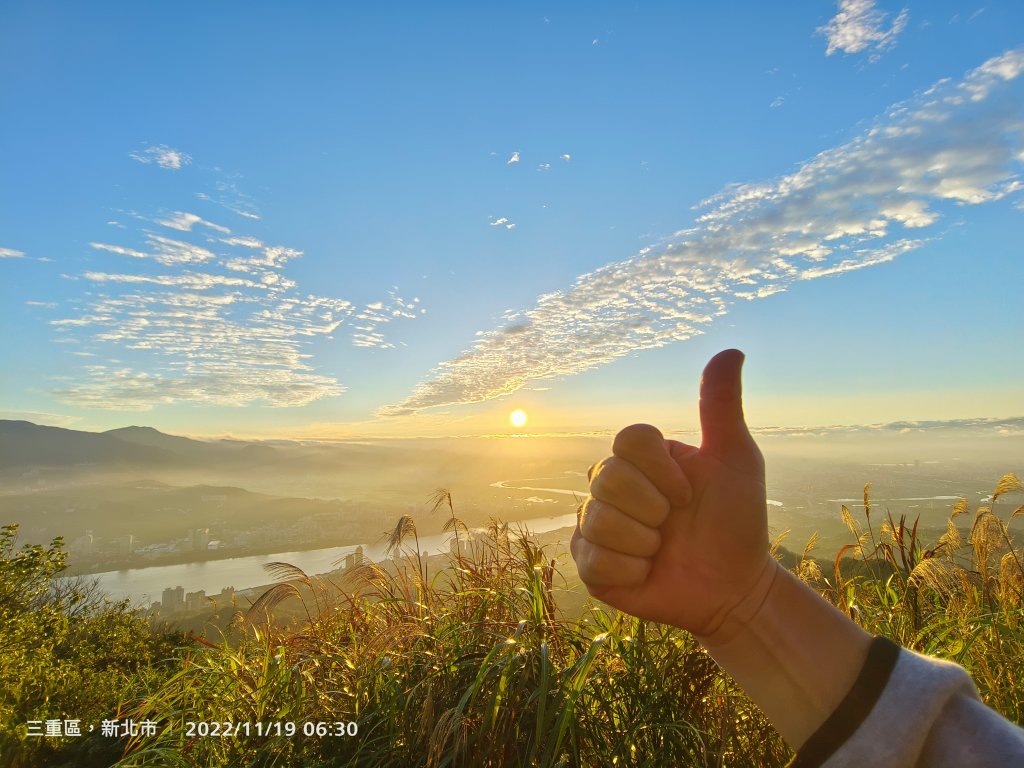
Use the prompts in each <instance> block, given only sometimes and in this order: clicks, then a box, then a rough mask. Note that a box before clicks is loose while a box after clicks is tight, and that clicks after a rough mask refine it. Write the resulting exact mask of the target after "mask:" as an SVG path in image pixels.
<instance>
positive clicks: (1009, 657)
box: [120, 475, 1024, 768]
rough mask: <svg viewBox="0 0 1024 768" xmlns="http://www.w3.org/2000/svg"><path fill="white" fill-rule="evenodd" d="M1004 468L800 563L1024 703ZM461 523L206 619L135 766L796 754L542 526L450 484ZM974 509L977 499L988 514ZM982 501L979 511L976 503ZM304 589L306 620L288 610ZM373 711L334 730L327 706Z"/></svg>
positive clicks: (698, 660)
mask: <svg viewBox="0 0 1024 768" xmlns="http://www.w3.org/2000/svg"><path fill="white" fill-rule="evenodd" d="M1022 490H1024V487H1022V485H1021V483H1020V481H1019V480H1018V479H1017V477H1016V476H1015V475H1006V476H1005V477H1003V478H1002V480H1000V482H999V484H998V485H997V487H996V490H995V492H994V493H993V494H992V497H991V501H990V502H989V503H988V505H987V506H983V507H979V508H977V509H975V510H974V511H973V513H972V511H971V509H970V507H969V505H968V504H967V502H966V501H960V502H958V503H957V504H956V505H955V506H954V507H953V509H952V510H951V514H950V517H949V521H948V524H947V526H946V530H945V531H944V532H943V533H941V534H940V535H938V536H937V537H936V540H935V541H933V542H929V543H927V544H926V543H925V541H924V540H923V534H922V531H921V528H920V526H919V524H918V521H917V520H914V521H908V520H907V519H906V518H905V517H900V519H899V520H896V519H894V518H893V516H892V515H891V514H889V513H888V512H886V513H884V514H883V513H880V512H879V511H878V510H877V508H876V507H875V505H873V504H872V501H871V497H870V490H869V488H868V487H865V489H864V514H863V519H862V520H861V519H855V518H854V516H853V514H852V513H851V512H850V510H849V509H848V508H845V507H844V508H843V509H842V515H843V519H844V520H845V521H846V523H847V526H848V527H849V530H850V533H851V536H852V537H853V538H852V541H851V542H850V543H849V544H848V545H847V546H845V547H843V548H842V549H841V550H840V552H839V553H838V554H837V555H836V556H835V557H834V558H829V559H828V560H819V559H815V558H814V557H813V549H814V546H815V540H814V539H812V540H811V541H810V542H808V545H807V547H805V548H804V552H803V554H802V556H801V557H799V558H797V559H796V560H795V566H794V570H795V571H796V572H797V574H798V575H799V576H800V578H802V579H803V580H805V581H806V582H808V583H809V584H812V585H813V586H814V587H815V588H817V589H818V590H819V591H820V592H821V593H822V594H823V595H824V596H825V597H826V598H827V599H828V600H830V601H831V602H833V603H834V604H835V605H836V607H837V608H838V609H840V610H843V611H845V612H847V613H848V614H849V615H850V616H851V617H852V618H853V619H854V620H855V621H857V622H858V623H860V624H861V625H862V626H864V627H865V628H866V629H867V630H868V631H870V632H872V633H876V634H883V635H887V636H889V637H891V638H893V639H894V640H896V641H897V642H899V643H901V644H903V645H905V646H908V647H910V648H913V649H915V650H919V651H921V652H925V653H930V654H934V655H938V656H941V657H944V658H949V659H952V660H954V661H956V662H958V663H960V664H963V665H964V666H965V667H967V669H968V670H969V671H970V672H971V674H972V675H973V676H974V678H975V680H976V681H977V682H978V686H979V689H980V690H981V692H982V695H983V697H984V698H985V700H986V701H987V702H988V703H989V704H991V705H992V706H994V707H996V708H997V709H999V710H1000V711H1001V712H1003V713H1004V714H1005V715H1006V716H1007V717H1009V718H1010V719H1012V720H1015V721H1017V722H1022V719H1024V691H1021V689H1020V688H1019V687H1018V686H1019V681H1020V680H1022V679H1024V630H1022V626H1021V625H1022V618H1024V615H1022V603H1024V601H1022V585H1024V570H1022V568H1021V565H1022V562H1024V552H1021V550H1019V549H1016V548H1015V545H1014V542H1013V537H1012V535H1011V533H1010V528H1009V523H1010V521H1011V520H1012V519H1013V518H1014V517H1017V516H1020V515H1024V507H1017V508H1016V509H1010V507H1009V506H1008V505H1006V504H1005V501H1004V497H1005V496H1006V495H1008V494H1011V493H1017V492H1020V491H1022ZM432 502H433V506H434V509H435V511H438V512H442V513H444V514H446V515H447V518H448V519H447V522H446V524H445V528H446V530H449V531H451V532H453V533H454V534H455V535H456V538H455V542H454V544H453V552H452V554H451V555H450V556H448V557H447V562H446V563H445V567H443V568H442V567H439V566H438V565H437V558H435V559H434V560H430V559H428V558H427V557H425V555H424V553H423V552H422V551H421V550H420V547H419V540H418V534H417V532H416V526H415V523H414V521H413V520H412V518H409V517H405V518H402V519H401V520H400V521H399V522H398V524H397V525H396V526H395V528H394V530H393V531H392V532H391V536H390V541H389V544H390V551H391V553H392V554H393V556H394V558H393V559H392V560H390V561H387V562H385V563H381V564H376V563H370V562H363V563H360V564H358V565H357V567H355V568H352V569H348V570H347V571H346V572H344V575H343V577H342V578H328V577H312V576H309V575H307V574H305V573H303V572H302V571H301V570H299V569H297V568H294V567H292V566H289V565H286V564H275V565H274V566H273V569H272V570H273V572H274V573H275V575H277V576H278V577H280V578H281V579H282V581H281V582H280V583H279V584H277V585H275V586H274V587H272V588H271V589H269V590H268V591H267V592H266V593H264V594H263V595H262V596H261V597H260V598H259V599H258V600H257V601H256V602H255V604H254V605H253V606H252V608H251V609H250V611H249V612H248V615H247V616H244V617H240V618H239V619H238V621H237V622H236V624H235V626H234V628H233V630H232V632H230V633H229V634H228V635H227V636H225V637H222V638H221V639H220V640H219V641H217V642H211V641H201V642H198V643H196V644H194V645H193V646H190V647H189V648H188V649H187V651H186V652H185V653H184V655H183V656H182V661H181V666H180V669H179V670H178V671H177V673H176V674H174V675H173V676H172V677H170V678H169V679H168V680H167V681H166V682H165V684H164V685H163V686H162V687H160V689H159V690H157V691H156V692H155V693H154V694H153V695H151V696H149V697H148V698H146V699H145V700H144V701H142V702H141V703H140V704H139V705H138V706H137V708H136V709H135V711H134V715H133V716H134V717H135V718H136V719H137V720H141V719H150V720H153V721H156V722H158V723H159V725H160V728H159V731H158V735H157V736H156V737H155V738H145V739H144V738H138V739H136V740H134V741H133V743H132V744H131V745H130V748H129V752H128V754H127V755H126V757H125V759H124V760H123V761H122V762H121V763H120V765H123V766H141V765H172V766H214V765H217V766H220V765H232V766H274V765H303V766H348V765H351V766H369V767H376V766H380V767H383V766H396V767H397V766H428V767H430V768H434V767H437V768H442V767H444V768H448V767H451V768H457V767H461V766H596V765H601V766H604V765H622V766H665V765H679V766H686V765H694V766H781V765H784V764H785V763H786V761H787V760H788V758H789V757H790V755H791V753H790V751H789V749H788V748H787V747H786V745H785V744H784V743H783V742H782V740H781V738H780V737H779V736H778V734H777V733H776V732H775V731H774V729H773V728H772V727H771V725H770V724H769V723H768V722H767V721H766V720H765V719H764V717H763V716H762V715H761V714H760V712H759V711H758V710H757V709H756V708H755V707H754V706H753V705H752V703H751V702H750V701H749V700H748V699H747V698H746V697H745V696H744V695H743V693H742V692H741V691H740V690H739V689H738V688H737V687H736V685H735V684H734V683H733V681H732V680H731V679H730V678H729V677H728V676H727V675H725V674H724V673H723V672H722V671H721V670H720V669H719V668H718V667H717V666H716V665H715V663H714V661H713V660H712V659H711V658H710V657H709V656H708V655H707V654H706V653H705V652H704V651H703V650H702V649H701V648H700V647H699V646H697V645H696V643H695V642H694V641H693V639H692V637H691V636H690V635H688V634H687V633H685V632H682V631H679V630H676V629H673V628H670V627H666V626H663V625H658V624H654V623H650V622H644V621H640V620H637V619H635V618H632V617H629V616H626V615H623V614H621V613H618V612H615V611H611V610H609V609H606V608H603V607H601V606H599V605H595V604H593V603H590V604H589V605H588V607H587V609H586V610H585V612H584V614H583V616H582V617H579V618H574V619H568V618H566V617H565V616H564V615H562V613H561V612H560V610H559V609H558V607H557V601H556V599H555V598H556V596H557V594H556V593H557V592H558V590H559V588H561V587H560V586H558V585H563V584H566V583H567V581H568V580H567V579H565V578H564V577H563V573H564V574H569V575H572V574H574V573H575V568H574V566H573V565H572V563H571V561H570V562H569V563H567V564H560V563H559V562H558V561H557V559H554V558H551V557H549V555H548V553H547V552H546V551H545V549H544V548H543V547H541V546H538V545H537V544H536V543H535V542H534V541H533V540H531V538H530V537H529V536H528V535H526V534H525V533H524V532H522V531H512V530H510V529H509V527H508V526H507V525H506V524H502V523H499V522H497V521H492V522H491V524H490V526H489V529H488V530H487V533H486V535H485V536H476V537H473V536H472V534H471V532H469V531H468V530H467V529H466V526H465V525H464V524H463V523H462V522H461V521H460V520H459V519H458V518H457V516H456V513H455V506H454V503H453V501H452V498H451V495H450V494H449V493H447V492H446V491H439V492H438V493H437V494H436V495H435V496H434V497H433V499H432ZM972 514H973V517H972ZM968 519H971V525H970V527H969V530H964V531H961V529H960V528H959V527H958V525H959V524H961V523H962V522H964V521H966V520H968ZM288 604H291V605H293V607H297V608H298V615H299V616H300V619H301V620H300V622H299V623H298V624H297V625H292V626H290V627H284V626H282V625H281V624H279V623H275V622H274V621H273V620H272V614H273V613H274V612H275V610H278V611H279V610H280V609H281V608H282V607H284V606H285V605H288ZM189 721H192V722H213V721H219V722H224V721H227V722H232V723H253V724H254V723H257V722H260V723H264V724H268V723H269V724H272V723H289V722H290V723H294V724H295V728H296V732H295V733H294V734H288V733H285V732H280V733H279V732H277V731H276V730H275V729H274V726H272V725H271V726H270V732H269V733H267V732H266V729H264V732H263V733H256V732H255V731H254V730H252V726H250V730H249V732H248V733H243V734H238V735H235V736H232V737H218V738H214V737H201V736H191V737H190V736H188V735H186V731H185V728H186V723H188V722H189ZM350 722H351V723H356V724H357V727H358V733H357V734H356V735H318V734H317V733H316V727H315V725H314V727H313V729H312V732H311V733H304V729H305V728H309V726H305V724H307V723H312V724H317V723H328V724H332V725H331V726H330V727H331V728H332V729H333V728H334V727H335V726H333V724H334V723H350Z"/></svg>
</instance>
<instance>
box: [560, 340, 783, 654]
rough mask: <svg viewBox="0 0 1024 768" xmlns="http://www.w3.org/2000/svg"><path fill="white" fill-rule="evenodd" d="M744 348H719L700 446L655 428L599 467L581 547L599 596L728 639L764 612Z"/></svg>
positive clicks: (580, 561) (763, 524)
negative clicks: (745, 397)
mask: <svg viewBox="0 0 1024 768" xmlns="http://www.w3.org/2000/svg"><path fill="white" fill-rule="evenodd" d="M743 359H744V358H743V353H742V352H740V351H739V350H735V349H730V350H726V351H724V352H720V353H719V354H717V355H715V357H713V358H712V359H711V361H710V362H709V363H708V364H707V366H706V367H705V369H704V375H703V377H702V378H701V385H700V422H701V444H700V447H699V448H698V447H695V446H691V445H686V444H684V443H680V442H677V441H675V440H666V439H665V438H664V437H663V436H662V434H661V432H659V431H658V430H657V429H656V428H654V427H652V426H650V425H647V424H635V425H633V426H630V427H626V428H625V429H623V430H622V431H621V432H619V433H618V435H616V437H615V442H614V444H613V446H612V454H613V455H612V456H610V457H608V458H606V459H603V460H602V461H600V462H598V463H597V464H595V465H594V466H593V467H591V468H590V474H589V477H590V497H589V498H588V499H587V500H586V502H585V503H584V504H583V505H582V507H581V509H580V514H579V515H578V521H577V525H576V530H575V531H574V532H573V536H572V541H571V542H570V549H571V551H572V556H573V559H574V560H575V561H576V567H577V569H578V570H579V574H580V578H581V579H582V580H583V583H584V584H585V585H586V587H587V590H588V591H589V592H590V594H591V595H592V596H594V597H596V598H597V599H599V600H601V601H603V602H605V603H607V604H609V605H611V606H613V607H615V608H618V609H619V610H622V611H625V612H626V613H630V614H633V615H634V616H639V617H640V618H644V619H651V620H653V621H658V622H663V623H667V624H672V625H675V626H677V627H680V628H682V629H686V630H689V631H691V632H693V633H694V634H695V635H697V636H698V637H699V638H701V639H704V638H712V637H718V638H721V637H722V635H723V634H728V633H729V632H730V631H731V627H732V626H733V625H734V624H736V623H737V622H740V621H743V620H745V618H746V617H747V616H749V615H751V614H752V613H754V612H756V610H757V608H758V607H759V606H760V603H761V601H762V600H763V599H764V596H765V595H766V594H767V592H768V590H769V588H770V586H771V581H772V579H773V578H774V575H775V572H776V570H777V567H776V563H775V561H774V559H773V558H772V557H771V556H770V555H769V552H768V516H767V507H766V497H765V481H764V459H763V458H762V456H761V451H760V450H759V449H758V447H757V444H756V443H755V442H754V440H753V438H752V437H751V436H750V432H749V431H748V430H747V425H746V422H745V421H744V419H743V402H742V393H741V383H740V371H741V369H742V367H743Z"/></svg>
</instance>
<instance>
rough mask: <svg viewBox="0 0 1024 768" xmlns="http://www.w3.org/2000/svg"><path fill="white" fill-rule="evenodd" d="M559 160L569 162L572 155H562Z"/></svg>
mask: <svg viewBox="0 0 1024 768" xmlns="http://www.w3.org/2000/svg"><path fill="white" fill-rule="evenodd" d="M561 159H562V160H564V161H565V162H567V163H568V162H569V161H570V160H572V155H570V154H564V155H562V156H561Z"/></svg>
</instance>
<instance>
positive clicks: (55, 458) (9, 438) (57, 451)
mask: <svg viewBox="0 0 1024 768" xmlns="http://www.w3.org/2000/svg"><path fill="white" fill-rule="evenodd" d="M154 431H155V430H154ZM177 462H180V458H179V457H178V456H177V455H176V454H175V453H172V452H171V451H168V450H166V449H164V448H161V447H158V446H155V445H141V444H138V443H132V442H128V441H125V440H122V439H120V438H118V437H116V436H114V435H109V434H104V433H97V432H82V431H79V430H76V429H63V428H62V427H44V426H41V425H39V424H33V423H32V422H30V421H9V420H6V419H0V468H6V467H22V466H33V465H42V466H66V465H69V464H129V465H135V466H137V465H141V464H157V463H164V464H167V463H177Z"/></svg>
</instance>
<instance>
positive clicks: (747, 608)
mask: <svg viewBox="0 0 1024 768" xmlns="http://www.w3.org/2000/svg"><path fill="white" fill-rule="evenodd" d="M773 571H774V573H773V574H772V576H771V581H770V583H769V585H768V586H767V587H766V588H765V587H763V589H764V598H763V599H762V600H761V601H760V603H755V599H754V598H753V597H752V596H749V600H747V601H745V604H744V605H739V606H737V610H735V611H733V612H732V613H731V614H730V615H729V617H728V618H727V620H726V621H725V622H723V624H722V626H721V628H720V629H719V631H717V632H714V633H712V634H709V635H706V636H703V637H701V636H698V637H697V639H698V641H700V642H701V644H702V645H704V647H705V649H706V650H707V651H708V653H709V654H710V655H711V656H712V658H714V659H715V661H717V662H718V664H719V665H720V666H722V667H723V668H724V669H725V670H726V671H727V672H729V674H730V675H732V677H733V679H734V680H736V682H737V683H739V685H740V686H741V687H742V688H743V689H744V691H746V693H747V695H748V696H750V698H751V699H752V700H753V701H754V703H756V704H757V705H758V706H759V707H760V708H761V710H762V711H763V712H764V713H765V714H766V715H767V716H768V719H769V720H771V722H772V724H773V725H775V727H776V728H777V729H778V730H779V732H780V733H781V734H782V736H783V738H785V739H786V741H787V742H788V743H789V744H790V746H792V747H793V748H794V749H796V748H798V747H799V746H801V745H802V744H803V743H804V741H806V740H807V738H808V737H809V736H810V735H811V734H812V733H814V732H815V730H816V729H817V728H818V727H819V726H820V725H821V724H822V723H823V722H825V720H826V719H827V718H828V716H829V715H830V714H831V713H832V712H833V711H834V710H835V708H836V706H838V704H839V702H840V701H842V699H843V697H844V696H845V695H846V694H847V692H848V691H849V690H850V687H851V686H852V685H853V683H854V681H855V680H856V679H857V676H858V674H859V673H860V670H861V668H862V667H863V665H864V660H865V659H866V658H867V652H868V648H869V647H870V644H871V636H870V635H869V634H868V633H867V632H865V631H864V630H863V629H861V628H860V627H859V626H858V625H857V624H855V623H854V622H853V621H851V620H850V618H849V617H848V616H847V615H846V614H844V613H843V612H842V611H840V610H838V609H837V608H836V607H835V606H833V605H831V604H830V603H828V602H827V601H826V600H824V599H823V598H822V597H821V595H819V594H818V593H817V592H815V591H814V590H813V589H811V588H810V587H808V586H807V585H806V584H804V583H803V582H801V581H800V580H799V579H798V578H797V577H796V576H794V575H793V574H792V573H790V572H789V571H787V570H786V569H785V568H783V567H782V566H781V565H779V564H778V563H776V565H775V566H773Z"/></svg>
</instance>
